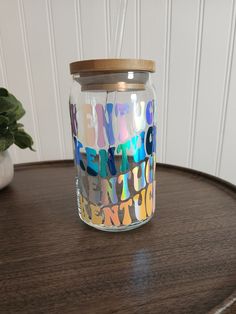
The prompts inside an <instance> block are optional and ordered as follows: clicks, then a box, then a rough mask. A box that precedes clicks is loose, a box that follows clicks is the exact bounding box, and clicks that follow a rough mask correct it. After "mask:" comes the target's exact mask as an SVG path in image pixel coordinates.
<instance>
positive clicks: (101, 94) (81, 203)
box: [70, 59, 157, 231]
mask: <svg viewBox="0 0 236 314" xmlns="http://www.w3.org/2000/svg"><path fill="white" fill-rule="evenodd" d="M70 71H71V74H72V75H73V85H72V88H71V94H70V117H71V127H72V136H73V148H74V160H75V165H76V171H77V177H76V188H77V201H78V211H79V216H80V218H81V219H82V221H84V222H85V223H86V224H88V225H90V226H92V227H95V228H97V229H100V230H104V231H126V230H130V229H133V228H136V227H139V226H141V225H143V224H144V223H146V222H148V221H149V220H150V219H151V218H152V216H153V214H154V211H155V184H156V182H155V166H156V118H157V115H156V112H157V107H156V96H155V91H154V87H153V85H152V83H151V79H150V76H151V75H150V73H151V72H154V71H155V63H154V62H153V61H150V60H140V59H98V60H86V61H77V62H74V63H71V64H70Z"/></svg>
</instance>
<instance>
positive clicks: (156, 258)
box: [0, 162, 236, 314]
mask: <svg viewBox="0 0 236 314" xmlns="http://www.w3.org/2000/svg"><path fill="white" fill-rule="evenodd" d="M74 175H75V173H74V168H73V166H72V163H71V162H55V163H44V164H34V165H23V166H19V167H18V168H17V170H16V172H15V178H14V181H13V182H12V184H11V185H10V186H9V187H7V188H6V189H4V190H2V191H0V313H4V314H5V313H57V314H58V313H66V314H67V313H82V314H83V313H85V314H90V313H91V314H92V313H98V314H99V313H119V314H121V313H122V314H126V313H127V314H130V313H189V314H192V313H193V314H194V313H198V314H201V313H207V312H209V311H211V310H212V309H213V308H215V307H217V305H218V304H219V303H221V302H223V300H224V299H226V298H227V297H228V296H229V295H230V294H232V293H233V291H234V289H235V287H236V192H235V187H234V186H230V185H225V184H223V183H221V182H218V181H216V180H213V179H212V178H210V177H206V176H204V175H201V174H199V173H194V172H192V171H184V170H182V169H178V168H174V167H166V166H163V165H158V169H157V182H158V187H157V200H156V201H157V204H156V205H157V206H156V208H157V210H156V214H155V216H154V218H153V219H152V220H151V221H150V222H149V223H147V224H146V225H144V226H142V227H141V228H139V229H136V230H132V231H129V232H123V233H117V234H116V233H105V232H102V231H97V230H95V229H93V228H91V227H88V226H87V225H85V224H83V223H82V222H81V221H80V220H79V217H78V215H77V210H76V199H75V186H74ZM227 313H230V312H227Z"/></svg>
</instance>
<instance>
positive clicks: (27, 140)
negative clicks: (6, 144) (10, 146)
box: [14, 130, 34, 150]
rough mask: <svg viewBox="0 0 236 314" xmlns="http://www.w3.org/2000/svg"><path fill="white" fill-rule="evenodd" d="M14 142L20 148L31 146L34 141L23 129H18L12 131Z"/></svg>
mask: <svg viewBox="0 0 236 314" xmlns="http://www.w3.org/2000/svg"><path fill="white" fill-rule="evenodd" d="M14 143H15V144H16V145H17V146H18V147H20V148H23V149H24V148H30V149H31V150H34V149H33V148H32V146H33V144H34V142H33V139H32V137H31V136H30V135H29V134H27V133H26V132H25V131H24V130H18V131H16V132H15V133H14Z"/></svg>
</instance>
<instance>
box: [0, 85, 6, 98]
mask: <svg viewBox="0 0 236 314" xmlns="http://www.w3.org/2000/svg"><path fill="white" fill-rule="evenodd" d="M0 96H8V91H7V89H6V88H4V87H0Z"/></svg>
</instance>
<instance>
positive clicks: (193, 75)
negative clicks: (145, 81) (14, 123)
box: [0, 0, 236, 184]
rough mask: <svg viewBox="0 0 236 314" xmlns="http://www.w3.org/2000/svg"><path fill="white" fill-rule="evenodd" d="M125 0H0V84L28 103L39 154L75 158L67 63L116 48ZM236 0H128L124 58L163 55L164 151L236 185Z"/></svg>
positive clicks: (159, 80) (20, 157)
mask: <svg viewBox="0 0 236 314" xmlns="http://www.w3.org/2000/svg"><path fill="white" fill-rule="evenodd" d="M118 6H119V0H37V1H34V0H0V85H2V86H6V87H7V88H8V89H9V90H10V91H12V92H13V93H14V94H16V95H17V96H18V98H19V99H20V100H21V101H22V102H23V103H24V105H25V108H26V110H27V115H26V116H25V117H24V119H23V122H24V123H25V126H26V129H27V130H28V131H29V132H30V133H31V134H32V136H33V138H34V140H35V148H36V150H37V152H36V153H32V152H30V151H29V150H27V151H26V150H25V151H21V150H19V149H18V148H12V149H11V153H12V157H13V160H14V162H15V163H20V162H28V161H37V160H49V159H64V158H71V157H72V148H71V137H70V124H69V114H68V94H69V88H70V84H71V78H70V75H69V68H68V64H69V63H70V62H71V61H75V60H78V59H89V58H103V57H107V56H109V51H110V46H111V43H112V38H113V34H114V28H115V21H116V14H117V11H118ZM235 24H236V4H235V1H234V0H128V2H127V10H126V19H125V26H124V32H123V44H122V49H121V57H131V58H132V57H142V58H150V59H154V60H156V62H157V69H158V71H157V74H156V75H155V77H154V82H155V85H156V89H157V92H158V101H159V108H158V135H159V140H158V142H159V145H158V159H159V161H161V162H166V163H170V164H177V165H182V166H186V167H191V168H195V169H198V170H201V171H205V172H208V173H211V174H215V175H217V176H220V177H222V178H224V179H226V180H228V181H231V182H233V183H235V184H236V49H235Z"/></svg>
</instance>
